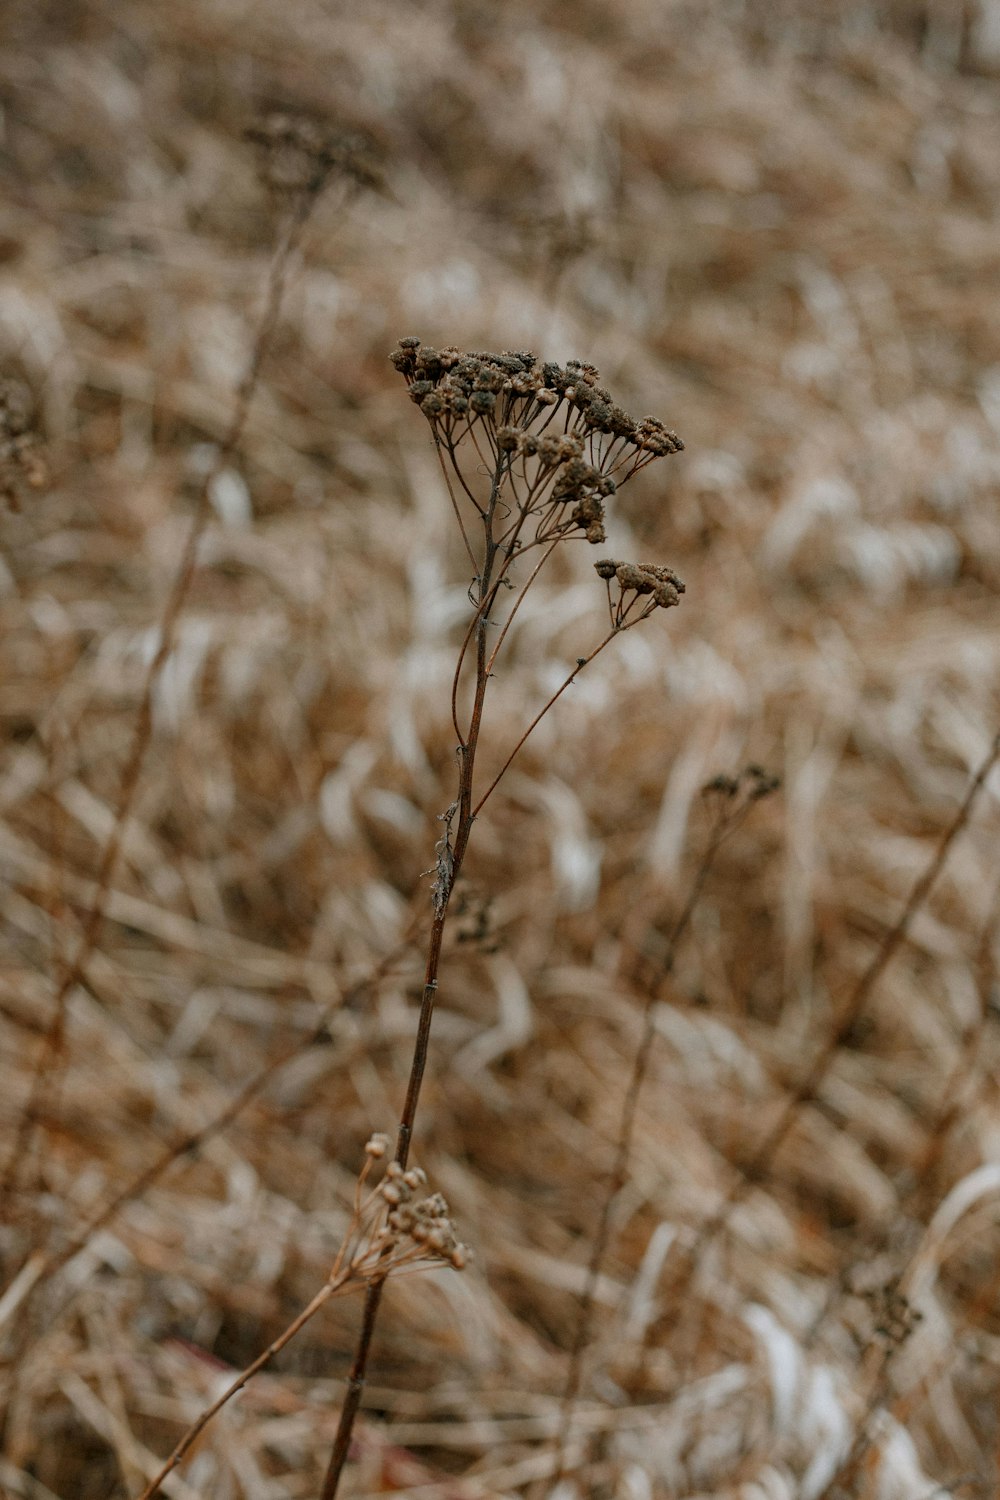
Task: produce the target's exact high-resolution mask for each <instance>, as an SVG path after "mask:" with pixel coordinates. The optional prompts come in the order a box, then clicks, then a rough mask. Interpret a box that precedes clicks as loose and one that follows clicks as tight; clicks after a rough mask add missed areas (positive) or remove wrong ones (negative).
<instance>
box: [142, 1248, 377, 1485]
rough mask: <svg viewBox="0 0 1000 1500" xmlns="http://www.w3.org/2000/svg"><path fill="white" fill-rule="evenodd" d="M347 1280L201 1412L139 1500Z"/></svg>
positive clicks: (329, 1285)
mask: <svg viewBox="0 0 1000 1500" xmlns="http://www.w3.org/2000/svg"><path fill="white" fill-rule="evenodd" d="M347 1274H348V1275H349V1274H350V1272H349V1271H348V1273H347ZM345 1279H346V1277H342V1278H341V1279H340V1280H334V1281H328V1282H326V1283H325V1284H324V1285H323V1286H321V1287H320V1289H319V1291H318V1292H317V1293H316V1295H315V1297H313V1299H312V1301H311V1302H310V1303H308V1304H307V1306H306V1307H304V1308H303V1309H302V1311H301V1312H300V1313H299V1315H298V1317H297V1318H295V1319H293V1321H292V1322H291V1323H289V1325H288V1327H287V1328H286V1329H285V1331H284V1333H282V1334H279V1336H278V1337H277V1338H276V1339H275V1340H274V1342H273V1343H271V1344H268V1346H267V1348H266V1349H265V1350H264V1352H263V1354H259V1355H258V1356H257V1358H256V1359H255V1360H254V1361H253V1362H252V1364H249V1365H247V1367H246V1369H245V1370H243V1371H241V1373H240V1374H239V1375H238V1376H237V1377H236V1379H235V1380H234V1381H233V1383H232V1384H231V1385H228V1386H227V1387H226V1389H225V1390H224V1391H223V1393H222V1395H221V1396H220V1397H219V1398H218V1400H217V1401H213V1402H212V1404H211V1406H207V1407H206V1408H205V1410H204V1411H203V1412H202V1413H201V1415H200V1416H199V1417H198V1418H197V1420H196V1421H194V1422H192V1424H191V1426H190V1427H189V1428H188V1430H187V1432H185V1434H184V1436H183V1437H182V1438H181V1440H180V1442H179V1443H178V1444H177V1446H176V1447H175V1448H174V1450H173V1452H172V1453H171V1455H170V1457H169V1458H168V1459H167V1461H166V1463H165V1464H164V1465H163V1467H162V1468H161V1469H159V1470H158V1471H157V1473H156V1474H155V1475H154V1477H153V1478H152V1479H151V1480H150V1481H149V1483H148V1484H147V1486H146V1488H145V1489H144V1490H143V1491H142V1493H141V1494H140V1495H138V1496H137V1497H136V1500H153V1496H154V1495H156V1494H158V1492H159V1489H160V1486H161V1485H162V1483H163V1481H164V1480H165V1479H166V1478H167V1477H168V1475H170V1474H172V1473H173V1471H174V1469H176V1468H177V1466H178V1464H179V1463H181V1461H182V1460H183V1458H184V1455H185V1454H186V1453H187V1452H189V1450H190V1449H191V1447H192V1445H193V1444H194V1443H195V1442H196V1441H197V1439H198V1438H199V1436H200V1435H201V1433H203V1432H204V1430H205V1428H206V1427H207V1426H208V1424H209V1422H211V1420H212V1418H213V1417H215V1416H217V1415H218V1413H219V1412H220V1411H221V1410H222V1408H223V1407H224V1406H225V1405H226V1404H227V1403H228V1402H230V1401H231V1400H232V1399H233V1397H234V1396H235V1395H237V1394H238V1393H239V1392H240V1391H241V1390H242V1389H243V1387H244V1386H245V1385H247V1384H248V1383H249V1382H250V1381H251V1380H252V1379H253V1377H254V1376H255V1375H256V1374H257V1373H258V1372H259V1371H260V1370H263V1369H264V1367H265V1365H268V1364H270V1362H271V1360H272V1359H273V1358H274V1356H275V1355H276V1354H280V1353H281V1351H282V1349H284V1347H285V1345H286V1344H289V1343H291V1341H292V1339H293V1338H294V1337H295V1335H296V1334H297V1333H298V1332H299V1331H300V1329H302V1328H304V1327H305V1325H306V1324H307V1323H308V1322H309V1320H310V1319H311V1318H314V1317H315V1316H316V1314H317V1313H318V1312H319V1310H320V1308H321V1307H322V1306H323V1305H324V1303H326V1302H329V1300H330V1298H331V1297H333V1296H335V1295H336V1293H337V1292H340V1291H343V1290H344V1280H345Z"/></svg>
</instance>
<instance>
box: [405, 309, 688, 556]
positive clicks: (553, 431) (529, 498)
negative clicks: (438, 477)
mask: <svg viewBox="0 0 1000 1500" xmlns="http://www.w3.org/2000/svg"><path fill="white" fill-rule="evenodd" d="M389 357H390V359H391V361H392V363H393V365H394V366H395V367H396V369H397V370H398V371H399V372H400V374H401V375H402V376H403V378H404V379H405V381H406V383H407V385H408V386H409V389H410V398H411V400H412V401H414V402H415V404H416V405H417V406H419V408H420V410H421V412H422V413H423V414H424V416H425V417H426V418H427V420H428V422H429V423H430V425H431V428H432V431H433V433H434V437H435V440H436V441H437V443H438V444H439V446H440V447H441V449H443V451H444V452H445V453H446V454H447V455H448V457H449V458H450V460H451V462H452V465H453V467H454V468H455V470H456V472H457V473H458V475H459V480H460V482H461V486H462V488H463V490H464V491H465V493H466V494H467V495H468V497H469V498H470V499H472V500H473V503H475V504H476V505H477V508H478V509H479V510H480V513H481V514H483V515H484V516H485V515H486V513H487V511H488V510H489V508H490V506H491V503H492V501H493V500H495V498H496V496H497V493H498V491H499V489H500V488H503V490H504V503H505V504H507V505H509V504H510V502H511V500H513V502H514V511H515V512H516V517H515V522H514V524H513V525H512V526H511V528H510V534H509V536H508V538H507V540H508V541H509V543H510V544H511V545H512V547H513V550H518V549H519V548H522V547H523V546H524V545H525V544H526V543H527V542H528V541H529V540H534V541H549V540H554V539H556V538H558V537H561V536H568V535H574V534H575V535H578V536H579V535H581V534H582V536H584V537H585V538H586V540H587V541H588V542H592V543H595V544H596V543H600V542H603V541H606V540H607V536H606V532H605V527H604V521H605V509H604V506H605V501H606V500H607V499H609V498H610V496H612V495H613V494H614V493H615V491H616V490H617V489H618V488H620V486H621V485H622V484H624V483H625V481H626V480H628V479H630V478H631V477H632V475H633V474H636V473H637V472H638V471H639V470H640V469H642V468H644V467H645V466H646V465H647V464H648V463H651V462H652V461H653V460H654V459H656V458H663V457H665V456H666V455H668V454H671V453H679V452H680V451H681V449H682V448H683V446H684V445H683V443H682V442H681V440H680V438H679V437H677V435H676V433H673V432H671V431H670V430H669V429H668V428H667V427H666V426H665V425H664V424H663V423H662V422H660V421H659V420H658V419H657V418H656V417H642V418H640V419H638V420H637V419H636V418H634V417H631V416H629V414H628V412H626V411H625V410H624V409H623V408H622V407H621V406H619V405H617V403H616V402H615V401H614V400H613V399H612V396H611V393H610V392H609V391H607V390H606V389H605V388H604V387H603V386H602V385H600V384H599V379H600V377H599V374H598V371H597V370H596V369H595V368H594V366H593V365H589V364H583V363H582V362H580V361H579V360H570V361H569V362H568V363H567V364H565V365H559V364H555V363H553V362H551V361H543V360H540V359H538V358H537V357H536V356H535V355H534V354H532V353H531V352H530V351H524V350H518V351H505V352H503V353H500V354H495V353H463V352H462V351H461V350H459V349H456V348H453V347H449V348H444V349H435V348H431V347H430V346H429V345H426V344H421V342H420V340H419V339H417V338H404V339H400V341H399V344H398V345H397V347H396V348H395V349H394V350H393V352H392V354H391V355H390V356H389ZM466 437H468V438H470V439H471V442H472V446H473V447H474V448H475V450H476V452H477V454H478V456H479V458H480V459H481V460H483V461H484V462H485V466H486V469H487V472H490V473H491V474H492V479H491V490H490V494H489V495H481V496H479V497H477V496H476V495H475V494H474V493H473V489H472V485H471V483H470V480H469V478H468V476H466V475H465V474H464V473H463V472H462V471H461V466H460V464H459V461H458V459H457V456H456V450H457V447H458V444H459V443H460V442H461V441H462V439H463V438H466ZM484 450H485V451H484ZM529 517H531V518H532V519H533V522H534V534H533V536H532V535H531V534H530V533H528V532H527V531H526V529H525V525H524V522H525V521H526V520H527V518H529Z"/></svg>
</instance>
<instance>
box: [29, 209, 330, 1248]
mask: <svg viewBox="0 0 1000 1500" xmlns="http://www.w3.org/2000/svg"><path fill="white" fill-rule="evenodd" d="M320 185H321V184H320V183H319V182H315V183H313V184H311V185H310V187H309V188H308V189H307V190H306V191H304V192H303V193H302V194H301V195H300V196H299V198H298V200H297V201H296V204H295V206H294V208H293V210H292V212H291V214H290V215H289V219H288V223H287V225H286V227H285V230H284V233H283V234H282V237H281V240H280V242H279V244H278V247H277V249H276V251H275V253H274V256H273V257H272V261H271V266H270V270H269V272H268V279H267V292H266V296H265V301H264V309H263V313H262V316H261V319H260V322H259V324H258V327H257V332H256V335H255V338H254V342H253V348H252V350H251V355H250V362H249V365H248V367H247V370H246V373H245V375H244V377H243V379H242V380H241V382H240V385H239V387H238V389H237V392H236V404H235V407H234V410H233V415H232V418H231V419H230V423H229V427H228V429H227V430H226V433H225V435H224V437H223V440H222V443H221V444H220V446H219V449H218V451H217V453H216V455H215V459H214V462H213V464H212V467H211V469H210V471H209V473H208V474H207V475H206V477H205V479H204V482H203V484H202V486H201V489H200V491H199V494H198V500H197V503H196V505H195V511H194V515H193V517H192V520H191V524H190V527H189V529H188V534H187V539H186V541H185V544H184V550H183V552H182V554H181V559H180V562H179V564H178V566H177V570H176V572H175V574H174V578H173V582H172V584H171V586H170V590H169V593H168V596H167V602H166V605H165V606H164V609H163V613H162V615H161V616H160V622H159V627H158V632H157V633H158V637H159V640H158V644H157V648H156V651H155V652H154V653H153V656H152V658H151V660H150V662H149V665H148V667H147V668H146V673H145V677H144V679H143V683H142V688H141V690H140V694H139V706H138V709H137V711H136V718H135V724H134V728H133V731H132V740H131V744H130V746H129V750H128V754H127V756H126V758H125V765H124V768H123V770H122V776H121V783H120V787H119V792H118V801H117V804H116V806H115V810H114V821H113V823H112V827H111V831H110V833H109V835H108V838H107V840H106V842H105V844H104V848H103V849H102V851H101V855H100V859H99V860H98V865H97V874H96V877H95V882H94V887H95V888H94V894H93V898H92V901H91V904H90V908H89V910H88V911H87V913H86V915H85V917H84V920H83V928H82V931H81V932H80V935H79V938H78V940H77V944H76V949H75V951H74V953H73V955H72V958H71V959H70V960H69V962H68V964H67V965H66V967H65V969H64V972H63V975H62V978H61V979H60V981H59V984H58V986H57V989H56V993H55V997H54V1000H53V1014H52V1019H51V1021H50V1022H49V1026H48V1028H47V1030H46V1033H45V1036H44V1038H43V1041H42V1045H41V1049H40V1051H39V1054H38V1057H37V1059H36V1062H35V1065H34V1069H33V1074H32V1081H31V1085H30V1089H29V1094H28V1102H27V1104H26V1105H25V1108H24V1110H23V1112H22V1114H21V1118H20V1121H19V1123H18V1128H17V1131H16V1132H15V1138H14V1142H13V1145H12V1147H11V1150H10V1153H9V1156H8V1158H7V1161H6V1163H5V1166H4V1170H3V1173H2V1176H0V1219H3V1218H5V1217H7V1216H9V1213H10V1207H11V1201H12V1199H13V1198H14V1196H15V1195H16V1193H17V1190H18V1186H19V1180H20V1173H21V1169H22V1167H23V1165H24V1163H25V1161H26V1160H27V1157H28V1155H29V1152H30V1149H31V1144H32V1138H33V1135H34V1132H35V1128H36V1126H37V1125H38V1123H39V1120H40V1115H41V1103H42V1095H43V1092H44V1090H45V1089H46V1087H48V1086H49V1085H50V1083H51V1074H52V1069H53V1065H54V1063H55V1061H56V1059H57V1058H58V1057H59V1055H60V1054H61V1052H62V1050H63V1047H64V1033H65V1025H66V1007H67V1003H68V1000H69V996H70V994H71V993H72V991H73V989H74V988H75V986H76V985H77V984H79V983H80V982H81V980H82V979H83V978H84V976H85V974H86V970H87V965H88V963H89V962H90V959H91V957H92V956H93V954H94V952H95V950H96V948H97V945H98V943H99V942H100V939H101V934H102V932H103V929H104V918H105V912H106V907H107V899H108V893H109V891H110V888H111V882H112V880H113V879H114V875H115V872H116V870H117V868H118V860H119V857H120V854H121V849H122V843H123V840H124V837H125V828H126V825H127V823H128V819H129V815H130V813H131V811H132V806H133V804H134V802H135V797H136V792H137V790H138V787H139V782H140V779H141V776H142V771H143V766H144V765H145V761H146V755H147V753H148V751H149V746H150V742H151V740H152V734H153V703H154V699H155V696H156V689H157V685H158V684H159V681H160V678H161V676H162V674H163V669H164V667H165V666H166V664H167V660H168V659H169V657H170V654H171V652H172V651H173V648H174V644H175V640H176V635H177V625H178V621H179V620H180V617H181V613H182V611H183V609H184V605H185V602H186V600H187V596H188V593H189V591H190V588H191V581H192V579H193V577H194V573H195V569H196V566H197V560H198V548H199V545H200V543H201V538H202V535H203V533H204V531H205V527H206V525H207V523H208V519H209V516H210V514H211V490H212V484H213V482H214V480H215V479H216V478H217V476H218V475H219V474H220V473H221V471H222V469H223V468H224V467H225V464H226V462H227V461H228V460H229V458H230V457H231V456H232V454H233V453H234V452H235V450H236V448H237V447H238V445H239V443H240V440H241V438H242V436H243V433H244V430H245V428H246V423H247V418H248V415H249V411H250V404H251V401H252V400H253V396H254V393H255V392H256V389H257V385H258V382H259V380H260V372H261V368H262V366H263V363H264V360H265V358H266V356H267V353H268V351H269V349H270V347H271V343H272V341H273V338H274V332H275V328H276V327H277V322H278V317H279V314H280V311H281V303H282V298H283V295H284V290H285V283H286V278H287V273H288V268H289V264H290V262H291V259H292V256H293V254H294V252H295V250H296V248H297V246H298V245H299V243H300V240H301V237H302V233H303V231H304V229H305V226H306V223H307V221H308V218H309V215H310V213H311V212H312V208H313V205H314V204H315V202H316V198H317V195H318V191H319V187H320Z"/></svg>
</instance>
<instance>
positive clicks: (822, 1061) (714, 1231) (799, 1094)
mask: <svg viewBox="0 0 1000 1500" xmlns="http://www.w3.org/2000/svg"><path fill="white" fill-rule="evenodd" d="M998 761H1000V733H998V734H997V735H996V736H995V737H994V739H993V741H992V743H991V745H990V747H989V749H988V750H987V752H986V754H985V756H984V757H983V759H982V761H981V762H980V764H979V766H978V768H977V769H976V771H975V774H974V775H973V778H972V780H971V782H970V784H969V787H968V790H967V791H966V794H965V796H964V798H963V799H962V802H961V803H960V805H959V807H958V809H957V810H956V812H955V815H954V817H953V818H952V820H951V822H950V823H949V824H948V826H947V828H946V829H945V831H944V833H943V834H942V835H941V837H940V839H939V840H938V842H937V844H936V845H935V848H934V850H933V852H932V853H931V855H930V857H929V858H928V860H927V863H926V864H925V866H924V868H923V870H922V871H921V873H920V875H919V876H918V877H917V879H916V880H915V881H914V883H913V886H912V888H911V890H910V894H909V896H908V897H907V899H906V901H905V903H904V905H903V909H902V911H901V912H900V914H899V916H898V917H897V919H896V921H895V922H894V923H893V925H892V926H891V927H890V928H889V930H888V931H887V932H886V933H885V935H884V937H883V938H882V941H881V942H880V943H879V945H878V948H877V949H876V951H875V953H874V954H873V955H872V958H871V960H870V962H869V963H868V965H867V967H866V968H865V969H864V970H863V972H862V973H861V975H860V977H859V978H858V980H857V981H856V983H855V985H854V987H853V988H852V990H851V991H850V993H849V995H848V997H847V999H846V1000H845V1001H844V1003H843V1004H842V1005H841V1006H840V1007H839V1011H838V1014H837V1018H836V1022H835V1024H834V1027H833V1029H832V1031H831V1033H830V1035H829V1036H828V1038H827V1040H826V1041H825V1042H824V1043H823V1045H822V1046H821V1047H820V1049H819V1051H818V1052H817V1054H816V1056H815V1058H814V1059H813V1062H812V1065H811V1066H810V1068H809V1070H808V1072H807V1073H806V1074H805V1076H804V1077H803V1079H802V1080H801V1082H800V1083H799V1084H798V1085H797V1086H796V1087H795V1088H794V1090H793V1091H792V1093H791V1094H790V1095H789V1097H788V1098H787V1099H786V1101H785V1104H784V1106H783V1108H782V1110H781V1113H780V1114H779V1116H778V1119H777V1120H776V1121H775V1123H774V1125H772V1127H771V1129H770V1130H769V1131H768V1132H767V1134H766V1135H765V1137H764V1139H763V1141H762V1142H761V1143H760V1145H759V1146H758V1147H757V1149H756V1150H755V1151H754V1153H753V1155H752V1156H751V1158H750V1161H749V1162H748V1163H747V1164H746V1165H745V1166H744V1167H743V1169H742V1172H741V1175H740V1177H739V1179H738V1180H737V1181H736V1182H735V1183H734V1184H733V1186H732V1187H731V1188H730V1189H729V1192H728V1193H727V1194H726V1197H725V1200H724V1202H723V1203H722V1205H721V1206H720V1208H719V1209H718V1210H717V1211H716V1213H715V1214H713V1215H712V1217H711V1218H710V1219H709V1220H707V1222H706V1223H705V1224H704V1225H703V1226H702V1228H701V1229H700V1230H699V1231H698V1233H697V1235H696V1236H695V1239H694V1242H693V1244H692V1245H691V1246H690V1247H689V1248H688V1249H687V1251H686V1253H685V1255H684V1260H683V1262H682V1264H681V1266H680V1267H679V1269H678V1272H677V1274H676V1276H675V1278H674V1281H673V1283H672V1285H671V1296H672V1298H673V1300H674V1303H675V1306H676V1302H677V1299H678V1298H679V1297H681V1296H682V1295H683V1293H684V1292H685V1291H686V1290H687V1288H688V1287H689V1286H690V1283H691V1280H692V1278H693V1276H694V1274H695V1271H696V1269H697V1266H698V1263H699V1260H700V1258H701V1256H702V1255H703V1254H704V1251H705V1250H706V1249H707V1247H708V1246H709V1244H711V1243H712V1242H713V1241H714V1240H715V1238H716V1237H717V1236H718V1235H719V1234H720V1233H722V1232H723V1230H724V1229H725V1228H726V1226H727V1225H728V1224H729V1222H730V1220H731V1218H732V1214H733V1211H734V1210H735V1209H736V1207H737V1206H738V1205H739V1204H740V1203H741V1202H742V1201H743V1199H744V1198H745V1197H746V1195H747V1193H748V1192H749V1191H750V1189H751V1188H752V1187H753V1186H754V1184H755V1183H756V1182H758V1181H759V1179H760V1178H761V1176H762V1175H763V1174H764V1173H765V1172H766V1171H767V1170H768V1168H769V1166H770V1164H771V1162H772V1160H773V1158H774V1155H775V1153H776V1152H777V1151H778V1149H779V1148H780V1146H781V1145H782V1143H783V1142H784V1141H785V1140H786V1139H787V1137H788V1135H789V1132H790V1131H791V1129H792V1127H793V1125H794V1124H795V1121H796V1119H797V1118H798V1113H799V1110H800V1109H801V1108H802V1106H803V1105H804V1104H807V1103H808V1102H809V1101H810V1100H811V1099H813V1098H815V1096H816V1092H817V1090H818V1089H819V1088H820V1086H821V1085H822V1083H823V1080H824V1079H825V1078H826V1076H827V1074H828V1073H829V1071H830V1068H831V1067H832V1066H833V1063H834V1061H835V1060H836V1058H837V1055H838V1053H839V1051H840V1048H841V1047H842V1046H843V1044H844V1043H845V1042H846V1041H847V1040H848V1038H849V1037H850V1036H851V1033H852V1032H853V1030H854V1028H855V1027H856V1026H857V1024H858V1021H859V1020H860V1019H861V1016H862V1015H863V1013H864V1011H865V1008H866V1006H867V1005H868V1002H869V1000H870V999H871V996H872V993H873V992H874V990H875V987H876V986H877V984H878V982H879V980H880V979H881V978H882V975H883V974H884V973H885V971H886V969H887V968H888V966H889V964H890V963H891V961H892V959H893V957H894V956H895V954H896V953H897V952H898V950H899V948H900V946H901V945H902V943H903V942H904V940H905V938H906V936H907V933H908V932H909V930H910V927H911V925H912V923H913V920H914V918H915V917H916V915H917V914H918V912H919V911H920V910H921V908H922V907H923V905H924V903H925V902H926V900H927V898H928V896H929V895H930V892H931V890H932V888H933V886H934V884H935V882H936V881H937V879H938V877H939V875H940V874H941V871H942V870H943V869H944V866H945V863H946V861H947V859H948V855H949V853H950V852H951V849H952V846H953V845H954V843H955V841H956V840H957V839H958V837H959V836H960V834H961V833H962V832H963V831H964V829H965V828H966V826H967V824H968V822H969V820H970V818H971V817H972V813H973V810H974V808H975V806H976V803H977V802H978V800H979V797H980V795H981V793H982V791H983V788H984V786H985V784H986V781H987V779H988V777H989V775H990V773H991V771H992V770H993V768H994V766H995V765H996V764H997V762H998Z"/></svg>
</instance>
